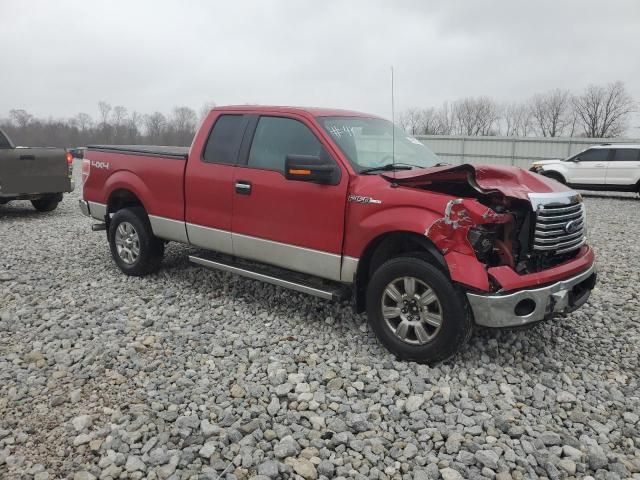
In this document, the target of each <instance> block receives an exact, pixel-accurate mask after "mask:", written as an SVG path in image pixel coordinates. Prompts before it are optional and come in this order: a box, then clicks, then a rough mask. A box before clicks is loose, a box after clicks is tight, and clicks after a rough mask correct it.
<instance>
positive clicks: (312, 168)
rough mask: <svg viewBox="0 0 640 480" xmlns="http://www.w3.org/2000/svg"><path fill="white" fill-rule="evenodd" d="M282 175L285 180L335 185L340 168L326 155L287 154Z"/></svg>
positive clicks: (338, 177)
mask: <svg viewBox="0 0 640 480" xmlns="http://www.w3.org/2000/svg"><path fill="white" fill-rule="evenodd" d="M284 176H285V178H286V179H287V180H298V181H302V182H312V183H320V184H323V185H337V184H338V183H340V168H338V166H337V165H336V164H335V162H333V160H331V159H330V158H329V157H328V155H321V156H314V155H287V157H286V159H285V168H284Z"/></svg>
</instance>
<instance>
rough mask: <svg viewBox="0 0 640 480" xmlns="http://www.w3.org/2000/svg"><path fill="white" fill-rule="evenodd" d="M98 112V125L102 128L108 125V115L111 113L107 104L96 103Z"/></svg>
mask: <svg viewBox="0 0 640 480" xmlns="http://www.w3.org/2000/svg"><path fill="white" fill-rule="evenodd" d="M98 110H99V111H100V123H101V125H102V126H103V127H104V126H105V125H108V124H109V114H110V113H111V105H109V104H108V103H107V102H98Z"/></svg>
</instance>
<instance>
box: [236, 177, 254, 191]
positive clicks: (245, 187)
mask: <svg viewBox="0 0 640 480" xmlns="http://www.w3.org/2000/svg"><path fill="white" fill-rule="evenodd" d="M236 193H239V194H240V195H251V182H247V181H245V180H238V181H237V182H236Z"/></svg>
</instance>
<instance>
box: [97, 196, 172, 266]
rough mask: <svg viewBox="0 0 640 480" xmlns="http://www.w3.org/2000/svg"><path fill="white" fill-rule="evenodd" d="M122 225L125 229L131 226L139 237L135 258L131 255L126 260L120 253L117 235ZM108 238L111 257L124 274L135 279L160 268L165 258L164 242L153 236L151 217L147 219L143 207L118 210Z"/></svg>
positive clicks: (111, 222) (110, 223)
mask: <svg viewBox="0 0 640 480" xmlns="http://www.w3.org/2000/svg"><path fill="white" fill-rule="evenodd" d="M121 225H122V226H123V228H124V227H127V228H129V227H128V226H131V227H132V228H133V230H134V233H135V235H137V242H136V243H135V245H137V251H138V254H137V255H136V256H135V258H133V256H132V255H131V256H129V257H128V259H127V260H125V258H123V256H121V254H120V253H118V245H117V242H116V234H117V232H118V228H119V227H120V226H121ZM107 236H108V239H109V247H110V249H111V256H112V257H113V260H114V262H115V263H116V265H118V268H120V270H122V272H123V273H125V274H127V275H130V276H133V277H143V276H145V275H148V274H150V273H153V272H155V271H157V270H158V268H160V263H161V262H162V257H163V256H164V242H163V241H162V240H161V239H159V238H158V237H156V236H155V235H153V231H152V230H151V224H150V223H149V217H147V214H146V212H145V211H144V209H143V208H142V207H133V208H123V209H122V210H118V211H117V212H116V213H115V215H114V216H113V217H112V218H111V221H110V222H109V231H108V232H107ZM125 257H126V255H125Z"/></svg>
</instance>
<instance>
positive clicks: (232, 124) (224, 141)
mask: <svg viewBox="0 0 640 480" xmlns="http://www.w3.org/2000/svg"><path fill="white" fill-rule="evenodd" d="M246 125H247V119H246V118H245V116H244V115H221V116H220V117H218V119H217V120H216V123H215V124H214V125H213V129H212V130H211V133H210V134H209V139H208V140H207V145H206V146H205V147H204V155H203V160H204V161H205V162H207V163H224V164H228V165H234V164H235V163H236V161H237V159H238V151H239V149H240V144H241V143H242V136H243V135H244V129H245V127H246Z"/></svg>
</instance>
